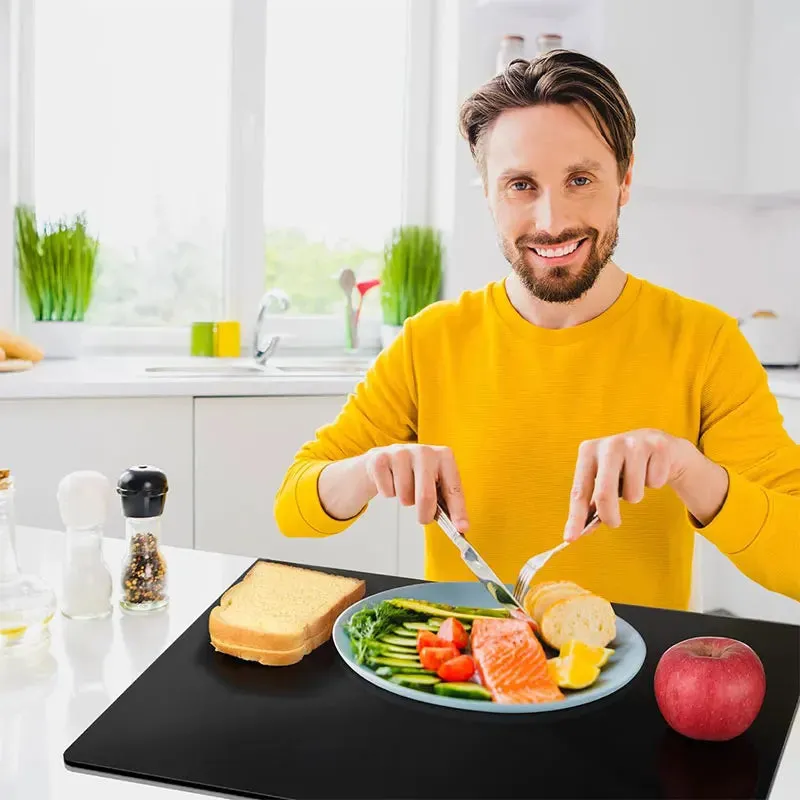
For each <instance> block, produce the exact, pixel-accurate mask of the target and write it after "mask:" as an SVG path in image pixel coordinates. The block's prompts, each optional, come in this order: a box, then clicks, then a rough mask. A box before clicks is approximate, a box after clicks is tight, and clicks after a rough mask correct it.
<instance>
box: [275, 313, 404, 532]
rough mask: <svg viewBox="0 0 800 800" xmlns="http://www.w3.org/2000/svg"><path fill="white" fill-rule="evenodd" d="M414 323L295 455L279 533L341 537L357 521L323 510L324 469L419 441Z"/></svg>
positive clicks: (279, 503) (278, 517)
mask: <svg viewBox="0 0 800 800" xmlns="http://www.w3.org/2000/svg"><path fill="white" fill-rule="evenodd" d="M411 324H412V320H408V321H406V323H405V325H404V328H403V331H402V333H401V334H400V336H398V337H397V339H395V340H394V341H393V342H392V344H391V345H389V347H387V348H386V349H385V350H383V351H382V352H381V353H380V354H379V355H378V357H377V358H376V359H375V361H374V362H373V364H372V365H371V367H370V369H369V370H368V372H367V374H366V375H365V377H364V378H363V379H362V380H361V381H360V382H359V384H358V386H357V387H356V388H355V390H354V392H353V393H352V394H351V395H350V396H349V397H348V398H347V401H346V402H345V404H344V406H343V408H342V410H341V411H340V412H339V414H338V416H337V417H336V419H335V420H332V421H331V422H330V423H328V424H327V425H324V426H323V427H321V428H320V429H319V430H318V431H316V435H315V437H314V438H313V439H312V440H310V441H308V442H307V443H306V444H304V445H303V447H302V448H301V449H300V450H299V452H298V453H297V454H296V455H295V458H294V460H293V462H292V464H291V465H290V466H289V468H288V470H287V472H286V475H285V476H284V479H283V482H282V484H281V486H280V488H279V489H278V492H277V495H276V497H275V504H274V513H275V521H276V523H277V525H278V529H279V530H280V531H281V533H283V535H284V536H289V537H321V536H330V535H332V534H336V533H340V532H341V531H343V530H345V529H347V528H348V527H349V526H350V525H352V524H353V522H355V520H357V519H358V518H359V517H360V516H361V515H362V514H363V513H364V512H365V511H366V506H365V507H364V508H363V509H361V511H360V512H359V513H358V514H357V515H356V516H354V517H351V518H350V519H347V520H339V519H335V518H333V517H331V516H330V515H329V514H328V513H327V512H326V511H325V509H324V508H323V506H322V503H321V501H320V498H319V492H318V489H317V481H318V479H319V476H320V473H321V472H322V470H323V469H324V468H325V467H326V466H327V465H328V464H330V463H332V462H334V461H341V460H343V459H346V458H351V457H353V456H358V455H361V454H363V453H366V452H367V451H368V450H371V449H372V448H373V447H385V446H387V445H390V444H395V443H398V442H410V441H415V440H416V435H417V399H416V398H417V392H416V384H415V375H414V369H413V360H412V357H411V336H412V333H411Z"/></svg>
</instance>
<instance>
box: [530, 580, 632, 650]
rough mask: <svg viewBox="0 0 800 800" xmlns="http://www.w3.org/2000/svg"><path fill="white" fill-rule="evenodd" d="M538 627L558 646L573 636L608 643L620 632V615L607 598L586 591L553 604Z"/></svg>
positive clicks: (599, 644) (601, 644)
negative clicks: (618, 621) (618, 615)
mask: <svg viewBox="0 0 800 800" xmlns="http://www.w3.org/2000/svg"><path fill="white" fill-rule="evenodd" d="M539 629H540V632H541V636H542V638H543V639H544V640H545V642H547V644H549V645H550V647H552V648H554V649H556V650H560V649H561V647H562V646H563V645H565V644H566V643H567V642H568V641H569V640H570V639H577V640H578V641H580V642H585V643H586V644H588V645H591V646H592V647H605V646H606V645H607V644H608V643H609V642H611V641H612V640H613V639H614V637H615V636H616V635H617V617H616V614H615V613H614V609H613V607H612V606H611V603H609V602H608V600H606V599H604V598H602V597H598V596H597V595H596V594H591V593H588V592H585V593H583V594H573V595H572V596H570V597H566V598H562V599H561V600H558V601H557V602H555V603H553V604H552V605H550V606H549V607H548V608H547V610H546V611H545V612H544V614H543V615H542V619H541V622H540V623H539Z"/></svg>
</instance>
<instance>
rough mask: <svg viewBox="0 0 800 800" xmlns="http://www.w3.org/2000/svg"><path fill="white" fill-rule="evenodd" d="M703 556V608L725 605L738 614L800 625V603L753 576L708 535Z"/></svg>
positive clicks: (728, 609)
mask: <svg viewBox="0 0 800 800" xmlns="http://www.w3.org/2000/svg"><path fill="white" fill-rule="evenodd" d="M700 559H701V564H702V567H701V573H702V589H701V591H702V609H701V610H702V611H705V612H709V611H715V610H717V609H725V610H726V611H729V612H731V613H732V614H735V615H736V616H738V617H748V618H750V619H761V620H768V621H772V622H789V623H791V624H793V625H800V603H798V602H797V601H795V600H792V599H791V598H789V597H784V596H783V595H781V594H777V593H776V592H770V591H769V590H767V589H765V588H764V587H763V586H761V585H759V584H758V583H756V582H755V581H752V580H750V578H748V577H747V576H746V575H744V574H743V573H742V572H740V571H739V570H738V569H737V568H736V567H735V566H734V565H733V562H731V560H730V559H729V558H728V557H727V556H725V555H724V554H723V553H721V552H720V551H719V550H718V549H717V548H716V547H715V546H714V545H713V544H711V542H709V541H708V540H707V539H702V542H701V545H700Z"/></svg>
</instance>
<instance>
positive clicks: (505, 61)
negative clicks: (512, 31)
mask: <svg viewBox="0 0 800 800" xmlns="http://www.w3.org/2000/svg"><path fill="white" fill-rule="evenodd" d="M515 58H525V37H524V36H517V35H509V36H504V37H503V38H502V39H501V40H500V47H499V48H498V50H497V56H496V59H495V74H497V75H499V74H501V73H502V72H503V71H504V70H505V68H506V67H507V66H508V65H509V64H510V63H511V62H512V61H513V60H514V59H515Z"/></svg>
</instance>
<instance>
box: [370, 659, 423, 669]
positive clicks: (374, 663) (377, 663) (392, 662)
mask: <svg viewBox="0 0 800 800" xmlns="http://www.w3.org/2000/svg"><path fill="white" fill-rule="evenodd" d="M368 664H369V666H371V667H393V668H396V669H408V668H410V667H416V668H417V669H422V665H421V664H420V663H419V661H407V660H406V659H404V658H390V657H389V656H377V657H375V658H370V659H369V661H368Z"/></svg>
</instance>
